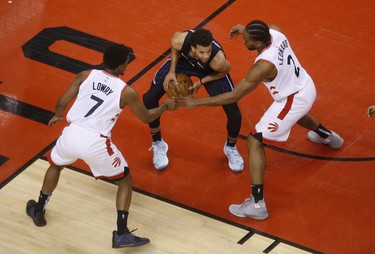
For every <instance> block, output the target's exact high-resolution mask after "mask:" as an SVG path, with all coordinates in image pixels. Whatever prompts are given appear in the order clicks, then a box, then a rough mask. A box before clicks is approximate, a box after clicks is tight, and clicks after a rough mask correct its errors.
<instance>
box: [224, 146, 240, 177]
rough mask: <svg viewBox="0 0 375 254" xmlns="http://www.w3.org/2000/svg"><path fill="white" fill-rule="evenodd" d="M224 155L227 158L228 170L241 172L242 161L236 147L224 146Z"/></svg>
mask: <svg viewBox="0 0 375 254" xmlns="http://www.w3.org/2000/svg"><path fill="white" fill-rule="evenodd" d="M224 153H225V155H226V156H227V157H228V165H229V168H230V169H231V170H232V171H233V172H241V171H242V170H243V165H244V162H243V159H242V156H241V154H240V153H239V152H238V150H237V147H236V146H234V147H231V146H227V145H226V144H225V145H224Z"/></svg>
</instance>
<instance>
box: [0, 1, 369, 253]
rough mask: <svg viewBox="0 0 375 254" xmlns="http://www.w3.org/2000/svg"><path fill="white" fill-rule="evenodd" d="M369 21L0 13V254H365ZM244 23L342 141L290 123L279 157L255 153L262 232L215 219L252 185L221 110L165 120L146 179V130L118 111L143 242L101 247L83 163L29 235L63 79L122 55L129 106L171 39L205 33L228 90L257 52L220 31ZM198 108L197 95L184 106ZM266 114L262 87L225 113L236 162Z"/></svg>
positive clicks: (324, 15) (246, 12)
mask: <svg viewBox="0 0 375 254" xmlns="http://www.w3.org/2000/svg"><path fill="white" fill-rule="evenodd" d="M374 13H375V3H374V2H373V1H369V0H358V1H347V0H343V1H337V0H333V1H322V0H317V1H297V0H285V1H248V0H238V1H225V0H215V1H195V0H190V1H185V0H179V1H174V0H170V1H164V0H159V1H135V0H125V1H102V0H92V1H73V0H68V1H43V0H14V1H6V0H0V39H1V44H0V56H1V57H0V64H1V69H0V119H1V120H0V140H1V142H0V252H1V253H51V252H52V251H53V252H56V253H93V252H97V251H96V250H98V251H99V253H115V252H116V253H374V252H375V243H374V240H373V235H374V234H375V223H374V219H373V214H374V213H375V188H374V185H375V184H374V183H375V171H374V170H375V135H374V131H375V119H369V118H367V116H366V109H367V107H368V106H370V105H374V104H375V92H374V89H372V88H373V84H372V81H373V80H374V79H375V74H374V70H373V69H374V64H373V63H374V62H375V53H374V51H373V50H372V45H374V44H375V35H374V32H375V14H374ZM253 19H261V20H263V21H265V22H266V23H274V24H277V25H279V26H280V27H281V28H282V29H283V31H284V32H285V34H286V35H287V36H288V38H289V40H290V42H291V44H292V47H293V48H294V51H295V53H296V55H297V56H298V57H299V60H300V62H301V64H302V65H303V66H304V68H305V69H306V70H307V71H308V72H309V74H310V75H311V76H312V78H313V79H314V81H315V84H316V87H317V92H318V97H317V100H316V102H315V105H314V107H313V108H312V111H311V112H312V114H313V115H314V116H316V118H318V119H319V121H321V122H322V123H323V124H324V125H325V126H326V127H327V128H330V129H333V130H334V131H335V132H337V133H339V134H340V135H341V136H342V137H343V138H344V139H345V143H344V145H343V147H342V148H341V149H339V150H332V149H330V148H328V147H326V146H323V145H318V144H313V143H311V142H309V141H308V140H307V138H306V135H307V131H306V130H304V129H302V128H300V127H299V126H296V127H294V129H293V130H292V133H291V136H290V139H289V141H288V143H287V144H286V146H285V147H283V148H282V149H279V148H276V147H272V146H269V147H267V148H266V154H267V169H266V179H265V198H266V202H267V206H268V211H269V214H270V217H269V218H268V219H267V220H265V221H256V220H252V219H249V218H238V217H235V216H233V215H231V214H230V213H229V211H228V206H229V205H230V204H232V203H242V202H243V200H244V199H245V198H246V197H247V196H248V195H249V194H250V179H249V174H248V172H247V170H246V169H245V170H244V171H243V172H241V173H233V172H231V171H230V169H229V167H228V165H227V159H226V157H225V155H224V153H223V146H224V143H225V139H226V130H225V125H226V117H225V115H224V112H223V110H222V109H221V107H201V108H195V109H183V108H181V109H178V110H177V111H173V112H172V111H171V112H167V113H165V114H164V115H163V117H162V134H163V138H164V139H165V140H166V141H167V142H168V144H169V159H170V164H169V166H168V168H167V169H166V170H164V171H160V172H159V171H156V170H155V169H154V167H153V165H152V152H149V151H148V148H149V147H150V146H151V137H150V135H149V129H148V126H147V125H146V124H143V123H142V122H141V121H139V120H138V119H136V118H135V117H134V116H133V115H132V114H131V112H130V110H129V109H128V108H126V109H125V110H124V113H123V114H122V115H121V116H120V118H119V120H118V123H117V125H116V126H115V128H114V129H113V132H112V136H113V141H114V143H115V144H116V145H117V146H118V147H119V149H120V150H121V151H122V152H123V154H124V156H125V158H126V159H127V161H128V163H129V166H130V169H131V172H132V175H133V180H134V186H135V191H134V192H135V193H134V200H133V204H132V206H131V210H130V218H129V223H130V226H131V227H132V228H138V231H136V233H137V234H139V235H142V236H146V237H149V238H150V239H151V244H150V245H148V246H143V247H139V248H134V249H122V250H113V249H112V248H111V242H110V241H111V239H110V237H111V232H112V230H114V227H115V222H114V220H115V206H114V196H115V191H116V189H115V186H114V185H113V184H112V183H109V182H104V181H100V180H99V181H96V180H94V178H93V177H91V176H90V174H89V170H88V167H87V166H86V165H85V164H84V163H82V162H77V163H75V164H73V165H71V166H69V167H67V168H66V169H65V170H64V171H63V174H62V177H61V182H60V184H59V186H58V187H57V189H56V191H55V193H54V195H53V197H52V198H51V201H50V203H49V205H48V208H47V209H48V210H47V214H46V217H47V220H48V225H47V226H46V227H45V228H36V227H35V226H34V225H33V223H32V221H31V220H30V219H29V218H28V217H27V215H26V214H25V204H26V202H27V200H29V199H31V198H34V199H35V198H37V196H38V192H39V190H40V187H41V184H42V180H43V175H44V172H45V170H46V169H47V167H48V163H47V162H46V156H47V155H48V153H49V151H50V149H51V148H52V146H53V145H54V142H55V141H56V139H57V138H58V136H59V135H60V133H61V131H62V129H63V128H64V127H65V126H66V124H67V123H59V124H58V125H57V126H54V127H48V126H47V125H46V123H47V122H48V120H49V118H50V117H51V116H52V115H53V111H54V105H55V102H56V100H57V99H58V97H59V96H60V95H61V93H62V92H63V91H64V90H65V89H66V87H67V86H68V85H69V84H70V82H71V81H72V79H73V78H74V77H75V74H76V73H78V72H79V71H81V70H84V69H89V68H95V67H98V66H99V65H100V64H101V60H102V59H101V58H102V52H103V50H104V49H105V48H106V47H107V46H108V45H110V44H111V43H114V42H115V43H122V44H124V45H126V46H128V47H130V48H131V49H132V51H133V53H134V55H133V56H134V57H133V58H132V59H131V62H130V64H129V66H128V68H127V70H126V73H125V75H124V76H123V77H122V79H123V80H124V81H126V82H127V83H128V84H130V85H132V87H134V89H135V90H137V92H138V93H139V95H140V96H142V95H143V93H145V92H146V91H147V90H148V88H149V86H150V82H151V80H152V77H153V75H154V74H155V72H156V71H157V69H158V68H159V67H160V65H161V64H162V63H163V62H164V61H165V60H166V59H167V58H168V56H169V54H170V39H171V37H172V35H173V34H174V32H176V31H182V30H185V29H194V28H200V27H204V28H207V29H209V30H211V31H212V33H213V35H214V37H215V39H217V40H218V41H219V42H220V43H221V45H222V46H223V48H224V50H225V52H226V54H227V58H228V60H229V61H230V62H231V64H232V71H231V76H232V79H233V81H234V82H235V83H237V82H238V81H239V80H241V79H242V78H243V77H244V76H245V75H246V73H247V70H248V69H249V67H250V66H251V65H252V63H253V60H254V59H255V57H256V54H255V52H250V51H248V50H247V49H246V48H245V46H244V45H243V42H242V38H238V39H237V40H235V41H232V40H229V38H228V32H229V30H230V28H231V27H232V26H234V25H235V24H237V23H242V24H244V25H246V24H247V23H248V22H250V21H251V20H253ZM204 96H207V93H206V92H205V91H204V89H201V90H200V91H199V93H198V94H197V97H204ZM271 102H272V101H271V97H270V96H269V94H268V91H266V89H265V88H264V87H263V86H260V87H259V88H258V89H257V90H256V91H255V92H253V93H251V94H249V95H247V96H246V97H244V98H242V99H241V100H240V102H239V106H240V109H241V111H242V116H243V121H242V128H241V136H240V139H239V141H238V143H237V146H238V149H239V151H240V153H241V154H242V156H243V157H244V158H247V146H246V136H247V135H248V134H249V133H250V131H251V130H252V128H253V126H254V125H255V124H256V123H257V121H258V119H259V117H260V116H261V115H262V113H263V112H264V110H265V109H266V108H267V107H268V106H269V105H270V103H271ZM245 164H246V165H245V167H246V166H247V161H246V162H245Z"/></svg>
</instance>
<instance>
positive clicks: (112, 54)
mask: <svg viewBox="0 0 375 254" xmlns="http://www.w3.org/2000/svg"><path fill="white" fill-rule="evenodd" d="M129 53H130V50H129V48H128V47H126V46H124V45H123V44H113V45H111V46H109V47H108V48H107V49H106V50H105V51H104V55H103V64H104V66H105V67H107V68H108V69H111V70H114V69H116V68H117V67H119V66H120V65H121V64H123V63H125V62H126V60H127V59H128V57H129Z"/></svg>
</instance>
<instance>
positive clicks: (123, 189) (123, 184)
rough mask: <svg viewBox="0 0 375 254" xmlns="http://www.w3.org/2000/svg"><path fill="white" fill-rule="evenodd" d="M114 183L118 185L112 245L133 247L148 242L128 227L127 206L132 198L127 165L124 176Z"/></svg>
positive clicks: (130, 179)
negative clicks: (115, 226) (115, 227)
mask: <svg viewBox="0 0 375 254" xmlns="http://www.w3.org/2000/svg"><path fill="white" fill-rule="evenodd" d="M115 183H116V184H117V186H118V188H117V195H116V209H117V221H116V225H117V229H116V230H115V231H113V232H112V247H113V248H122V247H135V246H141V245H144V244H147V243H149V242H150V240H149V239H147V238H144V237H138V236H135V235H134V234H132V233H131V232H130V231H129V228H128V216H129V207H130V203H131V198H132V177H131V175H130V172H129V169H128V168H127V167H125V170H124V177H122V178H121V179H119V180H115Z"/></svg>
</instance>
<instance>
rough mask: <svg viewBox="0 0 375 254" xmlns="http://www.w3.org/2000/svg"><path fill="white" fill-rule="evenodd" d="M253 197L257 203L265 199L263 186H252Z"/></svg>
mask: <svg viewBox="0 0 375 254" xmlns="http://www.w3.org/2000/svg"><path fill="white" fill-rule="evenodd" d="M251 191H252V195H253V197H254V199H255V203H258V201H259V200H262V199H263V184H252V185H251Z"/></svg>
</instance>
